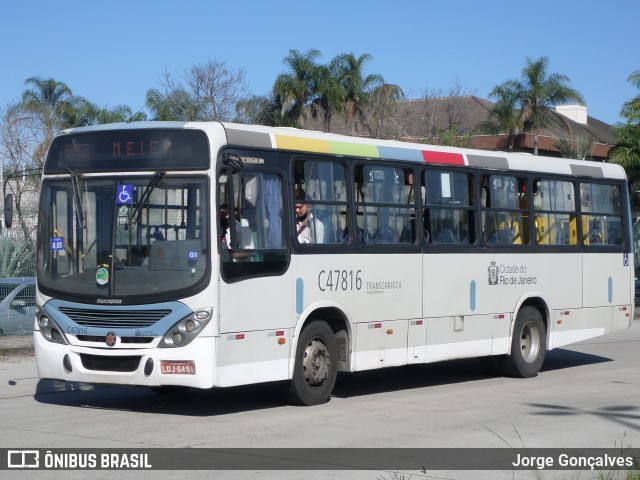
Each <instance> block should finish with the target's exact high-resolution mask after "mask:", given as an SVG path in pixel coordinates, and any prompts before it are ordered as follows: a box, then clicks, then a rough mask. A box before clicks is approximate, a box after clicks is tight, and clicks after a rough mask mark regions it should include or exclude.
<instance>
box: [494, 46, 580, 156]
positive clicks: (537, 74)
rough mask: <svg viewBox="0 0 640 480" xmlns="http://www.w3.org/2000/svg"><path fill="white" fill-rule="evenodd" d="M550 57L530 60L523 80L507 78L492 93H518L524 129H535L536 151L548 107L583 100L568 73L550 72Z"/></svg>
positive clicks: (534, 146) (536, 151)
mask: <svg viewBox="0 0 640 480" xmlns="http://www.w3.org/2000/svg"><path fill="white" fill-rule="evenodd" d="M548 66H549V59H548V58H547V57H541V58H539V59H538V60H535V61H532V60H531V59H530V58H527V64H526V65H525V67H524V68H523V69H522V75H521V78H520V80H508V81H506V82H504V83H502V84H501V85H498V86H497V87H496V88H494V90H493V91H492V92H491V94H494V93H496V94H498V91H499V90H502V91H504V92H508V94H509V95H515V97H516V99H517V103H518V106H519V107H520V110H521V116H522V121H523V124H524V128H525V131H528V130H533V132H534V140H533V154H534V155H537V154H538V129H539V128H540V127H542V126H544V125H545V124H546V123H547V122H548V117H547V115H546V110H547V109H548V108H549V107H554V106H556V105H559V104H562V103H567V102H577V103H581V104H584V99H583V97H582V95H581V94H580V93H579V92H578V91H577V90H575V89H573V88H571V87H570V86H569V83H570V80H569V77H567V76H566V75H562V74H559V73H549V72H548Z"/></svg>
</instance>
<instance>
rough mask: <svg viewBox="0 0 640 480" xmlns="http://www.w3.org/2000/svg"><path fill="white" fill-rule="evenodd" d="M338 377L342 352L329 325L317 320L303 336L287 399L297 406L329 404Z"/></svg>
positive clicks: (304, 331)
mask: <svg viewBox="0 0 640 480" xmlns="http://www.w3.org/2000/svg"><path fill="white" fill-rule="evenodd" d="M337 374H338V349H337V347H336V340H335V337H334V334H333V331H332V330H331V328H330V327H329V325H327V324H326V323H325V322H322V321H313V322H311V323H310V324H309V325H307V326H306V327H305V328H304V329H303V330H302V333H301V334H300V339H299V340H298V347H297V348H296V358H295V363H294V366H293V378H292V379H291V382H290V383H289V385H288V387H289V388H288V391H287V399H288V400H289V401H290V402H291V403H294V404H296V405H319V404H321V403H325V402H327V401H328V400H329V397H330V396H331V392H332V391H333V386H334V385H335V383H336V377H337Z"/></svg>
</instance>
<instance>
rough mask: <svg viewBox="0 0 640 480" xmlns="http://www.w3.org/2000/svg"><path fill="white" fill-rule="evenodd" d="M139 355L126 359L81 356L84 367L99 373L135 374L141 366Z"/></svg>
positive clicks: (82, 354)
mask: <svg viewBox="0 0 640 480" xmlns="http://www.w3.org/2000/svg"><path fill="white" fill-rule="evenodd" d="M140 358H141V357H140V356H139V355H130V356H125V357H102V356H100V355H89V354H86V353H81V354H80V360H81V361H82V366H83V367H84V368H86V369H87V370H94V371H98V372H135V371H136V369H137V368H138V365H140Z"/></svg>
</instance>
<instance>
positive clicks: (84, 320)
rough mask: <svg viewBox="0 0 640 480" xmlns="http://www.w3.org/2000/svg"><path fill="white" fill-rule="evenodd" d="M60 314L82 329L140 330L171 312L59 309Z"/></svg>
mask: <svg viewBox="0 0 640 480" xmlns="http://www.w3.org/2000/svg"><path fill="white" fill-rule="evenodd" d="M60 312H61V313H64V314H65V315H66V316H67V317H69V318H70V319H71V320H73V321H74V322H76V323H77V324H78V325H82V326H83V327H103V328H106V327H114V328H118V327H119V328H142V327H150V326H151V325H153V324H154V323H156V322H157V321H159V320H162V319H163V318H164V317H166V316H167V315H169V314H170V313H171V310H88V309H83V308H71V307H60Z"/></svg>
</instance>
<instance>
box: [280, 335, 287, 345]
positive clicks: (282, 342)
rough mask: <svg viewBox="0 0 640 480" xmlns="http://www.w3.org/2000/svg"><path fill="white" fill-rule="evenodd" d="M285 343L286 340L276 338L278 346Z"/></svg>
mask: <svg viewBox="0 0 640 480" xmlns="http://www.w3.org/2000/svg"><path fill="white" fill-rule="evenodd" d="M285 343H287V339H286V338H283V337H280V338H278V345H284V344H285Z"/></svg>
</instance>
